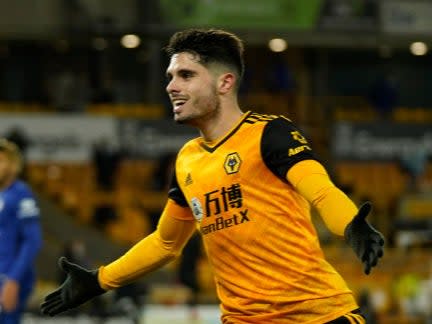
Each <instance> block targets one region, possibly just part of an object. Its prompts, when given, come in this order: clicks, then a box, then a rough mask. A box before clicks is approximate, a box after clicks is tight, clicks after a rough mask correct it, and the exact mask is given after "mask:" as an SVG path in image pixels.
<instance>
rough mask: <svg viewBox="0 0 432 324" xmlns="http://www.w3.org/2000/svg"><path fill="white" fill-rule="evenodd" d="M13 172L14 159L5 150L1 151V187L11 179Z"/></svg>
mask: <svg viewBox="0 0 432 324" xmlns="http://www.w3.org/2000/svg"><path fill="white" fill-rule="evenodd" d="M12 172H13V164H12V161H11V160H10V158H9V157H8V156H7V155H6V154H5V153H4V152H0V188H1V187H3V186H4V185H5V184H6V183H7V182H8V181H9V179H10V178H11V175H12Z"/></svg>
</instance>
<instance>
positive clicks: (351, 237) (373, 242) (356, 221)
mask: <svg viewBox="0 0 432 324" xmlns="http://www.w3.org/2000/svg"><path fill="white" fill-rule="evenodd" d="M371 209H372V205H371V203H369V202H366V203H364V204H363V205H362V206H361V207H360V209H359V211H358V213H357V215H356V216H355V217H354V218H353V220H352V221H351V222H350V223H349V224H348V225H347V227H346V228H345V240H346V241H347V242H348V244H349V245H350V246H351V247H352V248H353V250H354V252H355V253H356V255H357V256H358V258H359V259H360V260H361V262H362V263H363V264H364V272H365V273H366V274H367V275H368V274H369V273H370V271H371V269H372V267H375V266H376V265H377V263H378V259H379V258H381V257H382V256H383V254H384V252H383V246H384V236H383V235H382V234H381V233H380V232H378V231H377V230H376V229H375V228H373V227H372V226H371V225H370V224H369V223H368V222H367V221H366V216H367V215H368V214H369V212H370V211H371Z"/></svg>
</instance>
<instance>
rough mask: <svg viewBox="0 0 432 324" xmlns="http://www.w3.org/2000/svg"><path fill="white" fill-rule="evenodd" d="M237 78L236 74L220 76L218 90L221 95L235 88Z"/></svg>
mask: <svg viewBox="0 0 432 324" xmlns="http://www.w3.org/2000/svg"><path fill="white" fill-rule="evenodd" d="M235 83H236V76H235V74H234V73H224V74H221V75H220V76H219V79H218V90H219V93H221V94H225V93H227V92H229V91H231V90H232V89H233V88H234V87H235Z"/></svg>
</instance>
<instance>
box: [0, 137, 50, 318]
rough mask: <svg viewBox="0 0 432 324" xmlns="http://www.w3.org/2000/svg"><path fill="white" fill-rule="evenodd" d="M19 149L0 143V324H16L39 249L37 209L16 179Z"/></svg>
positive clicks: (29, 193)
mask: <svg viewBox="0 0 432 324" xmlns="http://www.w3.org/2000/svg"><path fill="white" fill-rule="evenodd" d="M21 168H22V158H21V153H20V150H19V149H18V147H17V146H16V145H15V144H14V143H12V142H10V141H8V140H6V139H0V324H18V323H20V319H21V314H22V312H23V311H24V310H25V307H26V303H27V299H28V297H29V296H30V293H31V292H32V289H33V286H34V283H35V270H34V268H35V267H34V260H35V257H36V255H37V253H38V251H39V250H40V248H41V245H42V234H41V227H40V221H39V208H38V205H37V202H36V200H35V197H34V196H33V193H32V191H31V189H30V188H29V186H28V185H27V184H26V183H25V182H24V181H21V180H19V179H18V175H19V172H20V170H21Z"/></svg>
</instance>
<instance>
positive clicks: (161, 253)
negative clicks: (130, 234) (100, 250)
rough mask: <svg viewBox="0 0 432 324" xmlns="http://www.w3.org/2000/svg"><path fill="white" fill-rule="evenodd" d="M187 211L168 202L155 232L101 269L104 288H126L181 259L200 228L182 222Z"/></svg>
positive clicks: (100, 280) (190, 223)
mask: <svg viewBox="0 0 432 324" xmlns="http://www.w3.org/2000/svg"><path fill="white" fill-rule="evenodd" d="M185 212H186V210H185V208H183V207H180V206H178V205H177V204H176V203H175V202H174V201H172V200H168V203H167V205H166V207H165V209H164V212H163V213H162V216H161V218H160V220H159V224H158V227H157V230H156V231H155V232H154V233H152V234H150V235H149V236H147V237H146V238H144V239H143V240H141V241H140V242H138V243H137V244H136V245H135V246H133V247H132V248H131V249H130V250H129V251H128V252H126V254H124V255H123V256H122V257H120V258H119V259H117V260H115V261H114V262H112V263H110V264H108V265H107V266H102V267H101V268H99V276H98V277H99V283H100V285H101V287H102V288H104V289H105V290H108V289H113V288H117V287H120V286H123V285H125V284H127V283H130V282H132V281H134V280H136V279H138V278H140V277H141V276H143V275H145V274H147V273H149V272H151V271H153V270H155V269H157V268H159V267H161V266H163V265H165V264H167V263H168V262H170V261H172V260H173V259H175V258H176V257H177V256H179V255H180V253H181V251H182V249H183V247H184V246H185V244H186V243H187V241H188V240H189V238H190V237H191V236H192V234H193V232H194V231H195V229H196V227H195V223H194V221H192V220H183V219H181V218H183V217H181V216H182V215H181V214H184V213H185ZM173 215H175V217H176V218H174V217H173ZM177 217H179V218H177Z"/></svg>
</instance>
